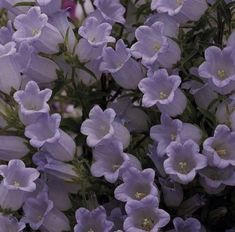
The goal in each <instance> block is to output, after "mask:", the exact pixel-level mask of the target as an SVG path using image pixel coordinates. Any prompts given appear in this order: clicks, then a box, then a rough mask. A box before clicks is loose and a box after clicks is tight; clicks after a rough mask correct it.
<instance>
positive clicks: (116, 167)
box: [112, 164, 120, 171]
mask: <svg viewBox="0 0 235 232" xmlns="http://www.w3.org/2000/svg"><path fill="white" fill-rule="evenodd" d="M119 168H120V165H119V164H114V165H113V166H112V169H113V171H116V170H117V169H119Z"/></svg>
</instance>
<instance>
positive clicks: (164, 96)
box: [159, 91, 168, 99]
mask: <svg viewBox="0 0 235 232" xmlns="http://www.w3.org/2000/svg"><path fill="white" fill-rule="evenodd" d="M159 97H160V99H166V98H168V94H166V93H165V92H163V91H161V92H160V96H159Z"/></svg>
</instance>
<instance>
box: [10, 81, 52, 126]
mask: <svg viewBox="0 0 235 232" xmlns="http://www.w3.org/2000/svg"><path fill="white" fill-rule="evenodd" d="M51 94H52V91H51V90H50V89H44V90H41V91H40V89H39V87H38V85H37V83H36V82H34V81H30V82H28V83H27V85H26V86H25V90H19V91H17V92H15V94H14V99H15V101H16V102H17V103H18V104H19V111H18V113H19V117H20V120H21V121H22V122H23V123H24V124H25V125H29V124H32V123H34V122H35V121H36V120H37V119H38V117H40V116H41V115H42V114H45V113H48V112H49V110H50V107H49V105H48V104H47V101H48V100H49V99H50V97H51Z"/></svg>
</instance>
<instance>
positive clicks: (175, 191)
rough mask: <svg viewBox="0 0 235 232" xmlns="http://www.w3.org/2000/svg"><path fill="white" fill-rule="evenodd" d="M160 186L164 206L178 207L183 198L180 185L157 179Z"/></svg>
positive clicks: (169, 180)
mask: <svg viewBox="0 0 235 232" xmlns="http://www.w3.org/2000/svg"><path fill="white" fill-rule="evenodd" d="M159 182H160V185H161V190H162V195H163V199H164V202H165V204H166V205H167V206H168V207H175V208H176V207H178V206H179V205H180V204H181V203H182V201H183V197H184V193H183V189H182V187H181V185H180V184H178V183H176V182H174V181H172V180H171V179H170V178H169V179H163V178H161V177H160V178H159Z"/></svg>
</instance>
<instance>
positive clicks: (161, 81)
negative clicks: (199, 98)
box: [138, 69, 187, 116]
mask: <svg viewBox="0 0 235 232" xmlns="http://www.w3.org/2000/svg"><path fill="white" fill-rule="evenodd" d="M180 83H181V78H180V77H179V76H176V75H171V76H169V75H168V73H167V71H166V70H165V69H159V70H157V71H155V72H154V74H153V76H150V77H147V78H144V79H143V80H141V81H140V83H139V85H138V86H139V89H140V90H141V92H143V93H144V96H143V99H142V103H143V105H144V106H145V107H151V106H155V105H156V106H157V107H158V109H159V110H160V111H161V112H162V113H165V114H168V115H169V116H176V115H178V114H181V113H183V111H184V109H185V107H186V102H187V99H186V97H185V95H184V94H183V92H182V91H181V90H180V89H179V88H178V87H179V85H180Z"/></svg>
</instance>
